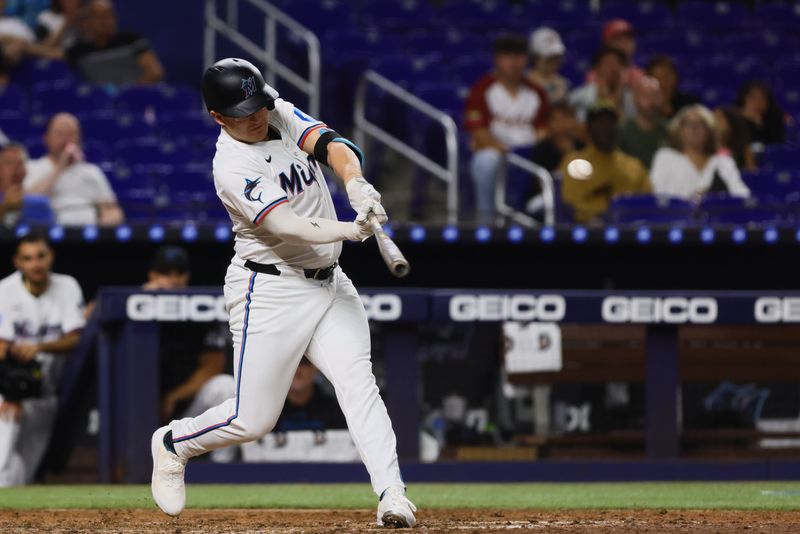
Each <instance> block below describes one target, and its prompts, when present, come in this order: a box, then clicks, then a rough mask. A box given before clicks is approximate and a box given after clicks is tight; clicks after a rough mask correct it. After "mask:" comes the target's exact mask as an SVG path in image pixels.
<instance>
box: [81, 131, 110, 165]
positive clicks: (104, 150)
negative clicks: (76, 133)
mask: <svg viewBox="0 0 800 534" xmlns="http://www.w3.org/2000/svg"><path fill="white" fill-rule="evenodd" d="M82 145H83V152H84V154H85V155H86V161H90V162H92V163H94V162H97V161H110V160H111V159H112V157H111V148H109V146H108V144H107V143H106V142H105V140H103V139H89V138H86V137H84V138H83V143H82Z"/></svg>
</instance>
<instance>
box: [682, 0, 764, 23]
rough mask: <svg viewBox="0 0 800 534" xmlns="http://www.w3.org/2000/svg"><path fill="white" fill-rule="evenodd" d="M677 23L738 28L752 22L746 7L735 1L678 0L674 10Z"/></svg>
mask: <svg viewBox="0 0 800 534" xmlns="http://www.w3.org/2000/svg"><path fill="white" fill-rule="evenodd" d="M675 19H676V23H677V24H681V23H686V24H690V25H696V24H698V23H701V24H702V25H703V26H704V27H706V28H726V29H727V28H740V27H747V26H750V25H751V24H752V22H753V21H752V17H751V16H750V12H749V11H748V9H747V8H746V7H745V6H743V5H742V4H739V3H735V2H722V1H716V2H705V1H698V0H689V1H682V2H678V5H677V7H676V10H675Z"/></svg>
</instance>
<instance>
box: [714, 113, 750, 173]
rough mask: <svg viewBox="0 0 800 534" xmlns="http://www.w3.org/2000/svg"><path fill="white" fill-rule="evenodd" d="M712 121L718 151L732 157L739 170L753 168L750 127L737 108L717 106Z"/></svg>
mask: <svg viewBox="0 0 800 534" xmlns="http://www.w3.org/2000/svg"><path fill="white" fill-rule="evenodd" d="M714 122H715V124H716V134H717V144H718V145H719V150H720V152H721V153H724V154H727V155H729V156H730V157H732V158H733V160H734V161H735V162H736V166H737V167H739V169H740V170H747V171H752V170H755V169H756V158H755V156H754V155H753V151H752V150H751V149H750V129H749V128H748V127H747V121H745V118H744V116H743V115H742V114H741V113H740V112H739V110H738V109H736V108H735V107H733V106H723V107H719V108H717V109H715V110H714Z"/></svg>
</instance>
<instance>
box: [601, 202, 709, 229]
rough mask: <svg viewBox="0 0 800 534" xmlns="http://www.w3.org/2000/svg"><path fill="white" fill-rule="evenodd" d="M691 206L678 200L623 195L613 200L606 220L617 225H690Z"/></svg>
mask: <svg viewBox="0 0 800 534" xmlns="http://www.w3.org/2000/svg"><path fill="white" fill-rule="evenodd" d="M693 209H694V208H693V206H692V204H691V203H690V202H687V201H685V200H681V199H679V198H670V197H663V196H656V195H623V196H619V197H616V198H614V200H612V202H611V206H610V207H609V210H608V215H607V216H606V219H607V220H609V221H610V222H613V223H617V224H636V223H643V222H646V223H686V224H688V223H690V222H691V221H692V213H693Z"/></svg>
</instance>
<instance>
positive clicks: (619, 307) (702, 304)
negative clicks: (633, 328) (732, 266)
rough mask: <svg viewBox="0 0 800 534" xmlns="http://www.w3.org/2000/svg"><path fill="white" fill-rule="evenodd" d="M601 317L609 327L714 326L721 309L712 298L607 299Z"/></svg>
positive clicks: (604, 300) (604, 301)
mask: <svg viewBox="0 0 800 534" xmlns="http://www.w3.org/2000/svg"><path fill="white" fill-rule="evenodd" d="M601 313H602V317H603V321H605V322H607V323H669V324H682V323H697V324H710V323H713V322H715V321H716V320H717V313H718V307H717V301H716V299H713V298H711V297H694V298H687V297H664V298H660V297H606V298H604V299H603V304H602V308H601Z"/></svg>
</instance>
